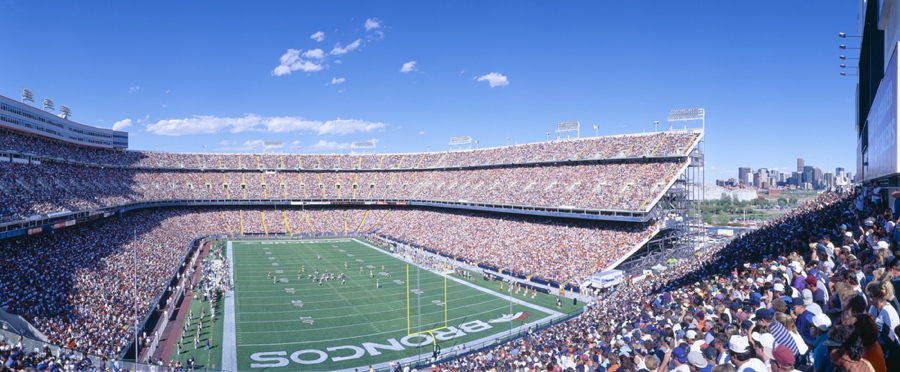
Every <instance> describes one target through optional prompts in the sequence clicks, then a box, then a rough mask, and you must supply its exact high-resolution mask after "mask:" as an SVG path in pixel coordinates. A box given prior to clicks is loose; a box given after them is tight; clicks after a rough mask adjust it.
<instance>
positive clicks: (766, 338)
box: [751, 333, 775, 367]
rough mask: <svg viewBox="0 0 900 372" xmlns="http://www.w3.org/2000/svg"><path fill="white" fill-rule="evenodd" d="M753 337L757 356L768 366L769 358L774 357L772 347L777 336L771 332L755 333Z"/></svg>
mask: <svg viewBox="0 0 900 372" xmlns="http://www.w3.org/2000/svg"><path fill="white" fill-rule="evenodd" d="M751 338H752V339H753V340H754V341H755V342H754V343H753V347H755V348H756V357H757V358H759V360H761V361H762V362H763V363H764V364H765V365H766V367H768V366H769V360H771V359H772V348H773V347H775V336H772V334H771V333H753V335H752V336H751Z"/></svg>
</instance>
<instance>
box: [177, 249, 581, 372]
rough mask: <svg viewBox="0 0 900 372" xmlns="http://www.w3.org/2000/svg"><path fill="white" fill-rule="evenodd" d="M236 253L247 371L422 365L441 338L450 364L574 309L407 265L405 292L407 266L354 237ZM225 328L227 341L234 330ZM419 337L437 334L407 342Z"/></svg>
mask: <svg viewBox="0 0 900 372" xmlns="http://www.w3.org/2000/svg"><path fill="white" fill-rule="evenodd" d="M231 252H232V253H231V254H232V257H231V258H232V262H233V273H234V314H235V316H234V319H235V321H234V324H233V332H234V334H235V337H236V340H237V343H236V355H237V366H236V369H238V370H241V371H244V370H273V371H295V370H304V371H334V370H351V371H352V370H353V369H354V368H360V369H367V368H368V366H369V365H375V366H376V368H378V366H379V365H380V366H381V367H382V368H381V369H384V367H386V365H387V363H388V362H389V361H394V362H402V363H404V364H406V363H415V362H416V361H419V360H421V361H423V362H424V359H425V358H428V357H430V356H431V352H432V347H433V346H432V345H433V343H434V342H433V340H435V339H436V340H437V345H438V346H439V347H440V348H441V349H442V352H443V355H447V354H448V353H453V352H456V351H459V350H462V346H463V345H464V344H468V346H467V347H477V346H478V345H479V344H484V343H490V342H493V341H495V340H497V339H499V338H504V337H506V336H508V335H509V334H510V328H511V327H510V326H511V324H510V323H512V328H513V331H512V332H513V333H515V332H518V330H517V328H518V327H520V326H527V325H531V324H534V323H535V322H538V321H539V320H544V321H546V320H547V319H548V318H549V317H551V316H552V315H553V313H554V312H557V311H558V312H566V311H572V310H573V309H574V308H576V307H575V306H572V305H571V304H565V306H564V307H563V309H557V308H556V305H555V304H556V302H555V301H556V297H555V296H549V295H545V294H539V295H538V296H537V298H536V299H534V300H532V299H531V296H523V295H522V294H519V295H513V298H512V301H510V298H509V296H508V295H507V294H506V293H501V292H499V283H496V285H494V284H495V283H482V281H481V275H480V274H477V273H473V274H474V275H475V278H474V279H476V280H477V281H478V283H477V284H473V283H472V282H474V281H476V280H464V279H459V278H456V277H454V276H450V275H447V278H446V279H445V276H443V275H439V274H436V273H433V272H431V271H428V270H425V269H417V267H416V266H413V265H409V266H408V268H409V275H410V279H409V283H407V263H406V262H404V261H402V260H399V259H397V258H395V257H394V256H393V255H391V254H389V253H387V252H385V251H384V250H382V249H379V248H375V247H374V246H371V245H368V244H367V243H364V242H361V241H357V240H355V239H350V238H340V239H320V240H292V241H277V240H276V241H241V242H233V243H232V249H231ZM345 265H346V266H345ZM360 267H362V272H360ZM316 270H318V273H319V276H321V275H322V274H324V273H325V270H328V273H329V274H332V273H333V274H334V275H335V277H338V276H339V274H341V273H343V274H344V275H345V278H346V283H345V284H341V281H340V280H334V281H331V280H329V281H325V282H323V283H322V284H321V285H320V284H319V282H318V281H315V282H314V281H312V280H310V279H308V276H309V275H311V274H315V272H316ZM298 271H300V279H298ZM370 272H371V273H370ZM388 275H390V276H388ZM417 275H418V280H417V279H416V277H417ZM273 277H274V278H273ZM376 280H377V281H378V285H376ZM445 281H446V293H445ZM407 285H409V291H408V290H407ZM417 287H418V289H419V290H420V291H421V292H419V291H415V289H416V288H417ZM407 293H408V294H409V296H407ZM417 293H419V294H417ZM445 296H446V303H444V299H445ZM223 302H224V301H223ZM511 302H512V312H510V306H511ZM534 303H536V304H539V305H534ZM540 305H543V306H540ZM207 306H208V305H207ZM418 309H421V312H419V311H418ZM551 309H552V310H551ZM507 314H513V316H512V317H510V316H509V315H507ZM557 315H558V313H557ZM217 316H218V315H217ZM504 316H505V317H504ZM445 317H446V318H445ZM510 318H515V320H513V321H512V322H510V320H509V319H510ZM445 319H446V320H445ZM221 323H225V324H224V326H225V328H226V329H225V330H224V332H229V330H228V327H229V324H228V322H227V321H226V322H221ZM219 324H220V323H219V322H217V324H216V326H218V325H219ZM420 329H421V330H429V329H436V330H435V331H433V332H431V333H430V334H428V333H425V334H416V335H410V334H411V333H416V332H417V331H418V330H420ZM214 344H215V343H214ZM192 346H193V345H191V347H192ZM420 347H421V349H420ZM226 348H227V347H226ZM420 350H421V353H422V354H419V353H420ZM195 359H197V360H198V362H199V361H201V359H200V358H198V357H195ZM204 359H206V358H204ZM212 364H215V362H214V361H213V362H212ZM223 367H224V368H228V363H227V361H226V362H225V365H224V366H223Z"/></svg>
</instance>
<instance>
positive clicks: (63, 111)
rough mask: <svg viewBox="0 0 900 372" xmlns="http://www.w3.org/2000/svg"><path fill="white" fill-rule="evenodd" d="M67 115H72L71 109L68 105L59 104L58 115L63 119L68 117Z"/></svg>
mask: <svg viewBox="0 0 900 372" xmlns="http://www.w3.org/2000/svg"><path fill="white" fill-rule="evenodd" d="M69 116H72V109H70V108H69V106H66V105H60V106H59V117H61V118H63V119H69Z"/></svg>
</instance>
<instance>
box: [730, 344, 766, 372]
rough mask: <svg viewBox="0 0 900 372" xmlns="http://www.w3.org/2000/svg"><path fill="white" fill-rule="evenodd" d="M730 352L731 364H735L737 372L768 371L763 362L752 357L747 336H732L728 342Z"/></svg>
mask: <svg viewBox="0 0 900 372" xmlns="http://www.w3.org/2000/svg"><path fill="white" fill-rule="evenodd" d="M728 352H729V353H730V354H731V364H734V366H735V367H736V368H737V372H766V371H768V368H766V365H765V363H763V361H761V360H759V359H757V358H753V357H752V355H751V353H750V341H749V340H748V339H747V337H745V336H731V339H729V341H728Z"/></svg>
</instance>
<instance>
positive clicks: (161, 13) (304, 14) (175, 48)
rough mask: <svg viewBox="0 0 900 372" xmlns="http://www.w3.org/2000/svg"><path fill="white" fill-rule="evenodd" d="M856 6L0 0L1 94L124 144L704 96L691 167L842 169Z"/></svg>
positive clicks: (332, 145) (647, 107) (445, 133)
mask: <svg viewBox="0 0 900 372" xmlns="http://www.w3.org/2000/svg"><path fill="white" fill-rule="evenodd" d="M213 4H214V6H213ZM857 6H858V4H857V2H856V1H837V0H823V1H815V2H813V1H743V2H738V1H567V2H555V1H554V2H549V1H547V2H535V1H516V2H510V1H452V2H451V1H427V2H411V1H395V2H374V1H365V2H363V1H352V2H348V1H329V2H306V1H302V2H301V1H265V2H214V3H210V2H131V1H120V2H111V1H110V2H62V1H60V2H45V1H10V0H0V14H3V15H4V16H3V17H2V18H3V22H0V31H2V33H3V34H4V35H5V37H4V42H3V44H4V45H3V50H4V53H3V56H2V58H0V95H4V96H7V97H11V98H14V99H16V98H17V97H18V96H19V92H20V91H21V89H22V88H29V89H30V90H32V91H33V92H34V94H35V98H36V101H38V102H39V101H40V100H41V99H43V97H49V98H51V99H53V100H54V101H55V102H56V106H57V108H58V107H59V106H60V105H67V106H69V107H70V108H71V109H72V114H73V116H72V120H75V121H78V122H80V123H84V124H88V125H96V126H100V127H107V128H109V127H113V126H114V125H116V126H117V128H121V129H122V130H126V131H128V132H129V133H130V147H131V148H132V149H144V150H153V149H156V148H157V145H158V149H159V150H166V151H186V152H201V151H216V152H245V151H252V150H253V147H254V146H259V143H260V141H279V140H280V141H283V142H284V144H285V148H284V149H282V150H283V151H285V152H288V151H290V152H295V151H297V146H300V148H301V151H303V152H315V153H337V152H339V151H340V150H339V148H340V146H342V145H343V146H344V150H343V151H344V152H347V151H348V149H349V144H350V143H351V142H355V141H369V140H372V141H377V147H378V151H379V152H382V151H384V147H387V151H388V152H420V151H425V150H426V146H430V149H431V150H432V151H434V150H446V149H448V142H449V138H450V137H453V136H465V135H468V136H471V137H472V138H473V139H475V140H478V141H479V142H480V144H479V147H493V146H501V145H505V144H506V138H507V137H510V138H511V140H510V141H511V142H512V143H526V142H536V141H543V140H544V139H545V132H547V131H551V132H552V131H553V130H554V129H555V127H556V123H558V122H562V121H570V120H579V121H580V122H581V125H582V132H581V134H582V136H592V135H594V133H595V131H594V130H593V126H594V125H598V126H599V127H600V129H599V134H601V135H614V134H624V133H639V132H643V131H652V130H653V124H652V123H653V121H654V120H658V121H660V122H661V124H660V128H661V129H662V128H668V126H667V124H666V117H667V115H668V112H669V110H671V109H681V108H693V107H702V108H705V109H706V117H707V119H706V131H707V132H706V133H707V134H706V156H707V165H708V168H707V175H706V179H707V182H710V183H711V182H713V181H714V180H715V179H717V178H729V177H736V175H737V168H738V167H739V166H750V167H752V168H754V169H756V168H760V167H766V168H770V169H771V168H778V169H783V170H785V171H791V170H795V168H796V158H798V157H803V158H805V159H806V164H808V165H815V166H818V167H820V168H822V169H823V170H824V171H826V172H828V171H834V168H835V167H841V166H842V167H845V168H847V169H848V170H850V171H853V170H855V165H854V164H855V155H854V150H855V147H856V145H855V134H854V113H855V107H854V100H855V98H854V97H855V86H856V83H855V77H842V76H840V74H839V72H840V68H839V64H840V63H842V61H840V60H839V58H838V56H839V55H840V54H842V53H843V54H848V56H851V55H852V54H855V52H856V51H855V50H845V51H842V50H840V49H839V48H838V45H839V44H849V45H853V44H855V43H858V41H859V39H858V38H855V39H840V38H838V36H837V35H838V33H839V32H846V33H848V34H850V35H856V34H858V33H857V30H856V22H857ZM853 57H855V56H853ZM853 62H855V60H851V61H850V63H851V64H853ZM844 63H846V62H844ZM850 72H851V73H855V70H850ZM204 145H206V146H207V148H206V150H204V148H203V146H204ZM257 151H259V150H258V149H257Z"/></svg>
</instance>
